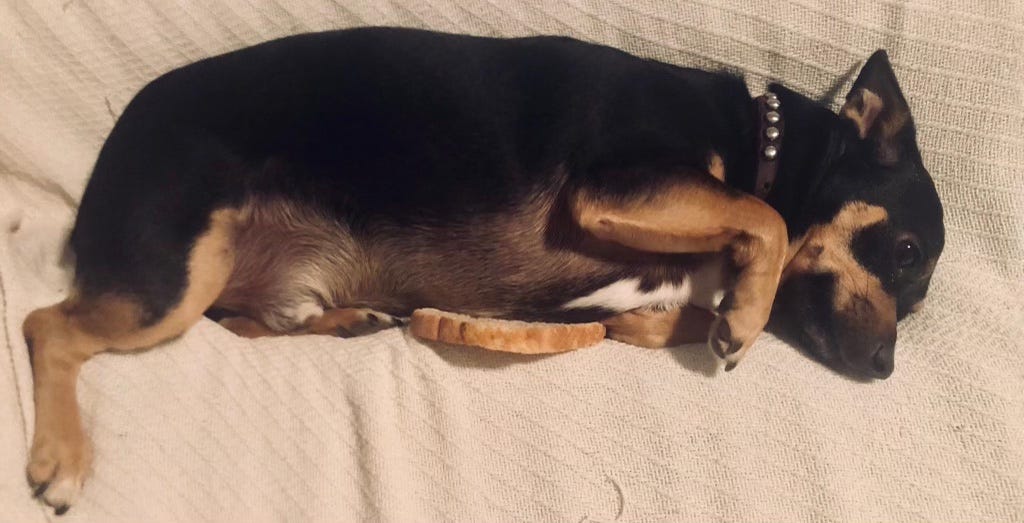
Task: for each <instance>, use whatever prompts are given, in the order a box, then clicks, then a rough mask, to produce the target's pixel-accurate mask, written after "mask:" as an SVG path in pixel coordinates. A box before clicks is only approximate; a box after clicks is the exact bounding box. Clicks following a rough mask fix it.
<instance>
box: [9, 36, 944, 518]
mask: <svg viewBox="0 0 1024 523" xmlns="http://www.w3.org/2000/svg"><path fill="white" fill-rule="evenodd" d="M768 89H769V93H768V94H766V95H764V96H759V97H756V98H752V97H751V94H750V92H749V91H748V88H747V86H746V84H745V82H744V80H743V79H742V78H741V77H739V76H736V75H733V74H728V73H722V72H708V71H701V70H695V69H686V68H681V67H677V66H674V65H669V64H666V63H661V62H658V61H654V60H648V59H642V58H638V57H635V56H632V55H630V54H627V53H625V52H622V51H619V50H616V49H612V48H609V47H604V46H600V45H594V44H590V43H584V42H581V41H578V40H574V39H570V38H561V37H529V38H515V39H496V38H482V37H472V36H463V35H452V34H442V33H434V32H427V31H421V30H412V29H396V28H360V29H350V30H339V31H332V32H324V33H316V34H305V35H298V36H292V37H287V38H283V39H279V40H275V41H272V42H268V43H264V44H261V45H257V46H254V47H250V48H246V49H242V50H239V51H235V52H230V53H227V54H224V55H220V56H216V57H213V58H209V59H205V60H202V61H199V62H196V63H194V64H191V65H188V66H185V67H182V68H179V69H177V70H174V71H171V72H169V73H167V74H164V75H163V76H161V77H159V78H158V79H156V80H154V81H152V82H151V83H150V84H148V85H147V86H146V87H145V88H143V89H142V90H141V91H140V92H139V93H138V94H137V95H136V96H135V97H134V99H133V100H132V101H131V102H130V104H129V105H128V106H127V108H126V109H125V110H124V112H123V114H122V115H121V117H120V118H119V119H118V121H117V123H116V125H115V126H114V128H113V130H112V131H111V133H110V135H109V137H108V138H107V140H106V142H105V144H104V145H103V148H102V150H101V151H100V153H99V157H98V159H97V161H96V165H95V167H94V170H93V173H92V177H91V179H90V181H89V183H88V186H87V188H86V189H85V193H84V196H83V197H82V201H81V206H80V208H79V210H78V215H77V219H76V222H75V225H74V229H73V231H72V234H71V236H70V240H69V246H70V248H71V250H72V251H73V253H74V255H75V262H74V268H75V279H74V286H73V287H74V288H73V291H72V292H71V293H70V295H69V296H68V297H67V299H65V300H64V301H62V302H60V303H58V304H56V305H53V306H50V307H46V308H42V309H38V310H35V311H33V312H32V313H31V314H30V315H29V316H28V317H27V318H26V320H25V322H24V326H23V330H24V335H25V339H26V342H27V344H28V347H29V350H30V353H31V361H32V367H33V374H34V380H35V404H36V423H35V438H34V442H33V445H32V449H31V456H30V458H29V464H28V478H29V480H30V482H31V483H32V484H33V485H35V486H36V487H37V495H38V496H39V497H41V498H42V499H43V500H44V501H45V503H47V504H49V505H51V506H53V507H54V508H55V509H56V512H57V513H58V514H60V513H63V512H64V511H66V510H67V509H68V507H69V505H70V504H71V503H73V502H74V500H75V499H76V497H77V496H78V494H79V491H80V489H81V486H82V481H83V478H84V476H85V474H86V471H87V470H88V468H89V465H90V459H91V456H90V451H89V444H88V441H87V438H86V437H85V435H84V433H83V431H82V427H81V423H80V419H79V413H78V408H77V404H76V398H75V382H76V378H77V375H78V371H79V368H80V367H81V365H82V363H83V362H85V361H86V360H88V359H89V358H90V357H91V356H93V355H95V354H96V353H98V352H101V351H106V350H112V351H133V350H137V349H142V348H146V347H151V346H153V345H155V344H157V343H159V342H161V341H164V340H168V339H171V338H174V337H176V336H179V335H180V334H182V333H183V332H184V331H185V330H187V329H188V328H189V327H190V326H192V325H193V324H195V323H196V322H197V321H199V320H200V319H201V318H202V317H203V315H204V314H207V313H211V312H210V311H219V314H220V317H221V320H220V321H221V324H222V325H224V326H226V327H228V328H229V329H231V330H232V331H234V332H236V333H238V334H240V335H245V336H261V335H272V334H301V333H320V334H323V333H328V334H338V335H345V336H347V335H357V334H363V333H367V332H372V331H375V330H379V329H382V328H385V327H390V326H392V325H396V324H398V323H400V322H401V318H403V317H406V316H408V315H409V314H410V312H411V311H412V310H414V309H417V308H420V307H435V308H438V309H442V310H446V311H453V312H457V313H463V314H468V315H473V316H477V317H486V318H506V319H518V320H545V321H561V322H585V321H600V322H603V323H604V325H605V326H606V327H607V332H608V335H609V336H610V337H612V338H615V339H618V340H622V341H625V342H629V343H633V344H636V345H642V346H652V347H657V346H668V345H676V344H679V343H683V342H689V341H695V340H698V339H699V340H707V343H708V344H709V345H710V347H711V349H712V350H713V351H714V352H715V353H716V354H718V355H719V356H720V357H721V358H722V359H723V360H725V362H726V363H725V365H726V369H727V370H728V369H730V368H732V367H733V366H735V364H736V363H737V362H738V361H739V360H740V359H742V358H743V356H744V355H745V354H746V353H747V351H748V349H749V347H750V345H751V344H752V343H753V342H754V340H755V339H756V338H757V337H758V335H759V334H760V333H761V332H762V330H763V329H764V328H765V327H766V325H767V326H768V327H769V329H770V330H771V331H772V332H775V333H776V334H778V335H779V336H781V337H783V338H785V339H788V340H790V341H792V342H793V343H794V344H796V345H798V346H799V347H802V348H803V349H804V350H806V351H807V352H809V353H810V354H812V355H814V356H815V357H816V358H818V359H820V360H822V361H824V362H826V363H829V364H834V365H838V366H840V367H841V368H843V369H845V370H844V371H845V372H849V373H851V374H854V375H860V376H867V377H873V378H885V377H887V376H889V375H890V373H891V372H892V371H893V368H894V348H895V341H896V324H897V321H898V320H900V319H901V318H903V317H904V316H906V315H907V314H908V313H910V312H911V311H913V310H915V309H916V308H918V307H919V306H920V304H921V302H922V300H923V299H924V297H925V293H926V291H927V289H928V285H929V281H930V278H931V275H932V272H933V270H934V268H935V263H936V260H937V259H938V257H939V255H940V253H941V251H942V248H943V241H944V230H943V223H942V206H941V204H940V201H939V198H938V195H937V192H936V190H935V187H934V184H933V182H932V180H931V178H930V176H929V174H928V171H927V170H926V169H925V167H924V165H923V163H922V159H921V155H920V152H919V150H918V147H917V144H916V138H915V129H914V124H913V119H912V117H911V114H910V109H909V106H908V104H907V101H906V99H905V98H904V96H903V94H902V92H901V90H900V87H899V85H898V84H897V82H896V78H895V75H894V74H893V71H892V68H891V66H890V63H889V60H888V57H887V55H886V53H885V52H884V51H878V52H876V53H875V54H873V55H872V56H871V57H870V59H868V61H867V62H866V64H865V65H864V67H863V69H862V71H861V72H860V74H859V76H858V77H857V79H856V81H855V83H854V85H853V88H852V90H851V91H850V93H849V94H848V95H847V97H846V103H845V104H844V105H843V107H842V109H841V110H840V111H839V112H838V114H837V113H835V112H833V111H831V110H829V109H828V108H827V107H825V106H823V105H821V104H819V103H817V102H815V101H813V100H811V99H809V98H807V97H806V96H803V95H801V94H799V93H797V92H795V91H793V90H791V89H789V88H786V87H785V86H783V85H781V84H771V85H770V86H769V88H768ZM776 298H777V299H776ZM211 314H212V313H211Z"/></svg>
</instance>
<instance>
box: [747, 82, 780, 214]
mask: <svg viewBox="0 0 1024 523" xmlns="http://www.w3.org/2000/svg"><path fill="white" fill-rule="evenodd" d="M754 101H756V102H757V123H758V129H757V155H758V158H757V182H756V183H757V185H755V186H754V195H755V196H757V197H758V198H760V199H762V200H765V199H767V198H768V195H769V194H771V192H772V189H773V188H774V187H775V177H776V176H777V175H778V174H779V158H780V157H781V156H782V133H783V132H784V131H785V127H786V126H785V122H784V121H783V119H782V103H781V102H779V98H778V96H776V95H775V93H772V92H770V91H769V92H767V93H765V94H764V95H761V96H758V97H757V98H755V99H754Z"/></svg>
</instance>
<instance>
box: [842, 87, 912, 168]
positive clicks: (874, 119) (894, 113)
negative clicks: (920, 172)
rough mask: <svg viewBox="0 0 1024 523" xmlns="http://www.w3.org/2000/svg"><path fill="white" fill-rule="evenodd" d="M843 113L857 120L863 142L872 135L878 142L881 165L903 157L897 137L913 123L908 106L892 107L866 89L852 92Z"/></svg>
mask: <svg viewBox="0 0 1024 523" xmlns="http://www.w3.org/2000/svg"><path fill="white" fill-rule="evenodd" d="M840 114H842V115H843V116H845V117H847V118H849V119H850V120H852V121H853V123H854V124H855V125H856V126H857V132H858V134H859V135H860V137H861V138H862V139H863V138H867V137H868V136H871V137H872V138H873V139H875V140H876V141H877V143H878V150H877V156H878V160H879V161H880V162H882V163H884V164H888V163H892V162H894V161H896V159H897V158H898V157H899V146H898V145H897V142H896V140H895V138H896V135H898V134H899V133H900V132H901V131H902V130H903V129H904V128H905V127H906V125H907V123H908V122H910V111H909V109H908V108H907V107H906V106H904V105H902V104H900V106H893V107H890V106H888V105H887V104H886V103H885V101H883V100H882V98H881V97H879V96H878V95H877V94H875V93H874V92H872V91H870V90H868V89H865V88H863V87H862V88H859V89H857V90H856V91H854V92H853V93H851V95H850V97H849V99H848V100H847V102H846V103H845V104H843V108H842V110H841V111H840Z"/></svg>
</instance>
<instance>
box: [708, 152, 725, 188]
mask: <svg viewBox="0 0 1024 523" xmlns="http://www.w3.org/2000/svg"><path fill="white" fill-rule="evenodd" d="M708 172H709V173H711V176H714V177H715V179H716V180H718V181H720V182H724V181H725V162H724V161H722V157H721V156H720V155H719V154H718V153H716V152H712V153H711V158H710V159H709V160H708Z"/></svg>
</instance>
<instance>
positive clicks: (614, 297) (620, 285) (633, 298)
mask: <svg viewBox="0 0 1024 523" xmlns="http://www.w3.org/2000/svg"><path fill="white" fill-rule="evenodd" d="M723 272H724V271H723V266H722V264H721V263H720V262H717V261H716V262H711V263H707V264H705V265H703V266H701V267H699V268H698V269H696V270H694V271H692V272H690V273H688V274H686V275H685V276H684V277H683V278H682V280H681V281H677V282H665V283H662V284H660V285H658V286H655V287H653V288H651V287H650V286H645V285H643V279H642V278H641V277H640V276H636V277H631V278H624V279H621V280H618V281H615V282H613V283H611V284H608V285H605V286H604V287H601V288H598V289H596V290H594V291H592V292H590V293H588V294H585V295H582V296H579V297H576V298H573V299H571V300H569V301H567V302H566V303H565V304H564V305H562V308H563V309H566V310H571V309H590V308H600V309H606V310H610V311H615V312H626V311H630V310H633V309H639V308H656V309H671V308H674V307H680V306H683V305H687V304H691V305H694V306H697V307H700V308H703V309H707V310H714V309H715V308H716V307H717V306H718V304H719V302H721V301H722V297H723V296H724V290H723V288H724V277H723Z"/></svg>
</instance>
